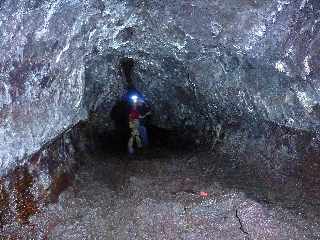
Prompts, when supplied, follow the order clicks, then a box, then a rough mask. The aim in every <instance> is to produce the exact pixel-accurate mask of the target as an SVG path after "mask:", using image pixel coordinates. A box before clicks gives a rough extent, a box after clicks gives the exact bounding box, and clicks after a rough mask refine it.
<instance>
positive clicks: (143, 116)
mask: <svg viewBox="0 0 320 240" xmlns="http://www.w3.org/2000/svg"><path fill="white" fill-rule="evenodd" d="M150 114H151V112H150V111H149V112H147V113H146V114H144V115H141V116H140V118H145V117H146V116H148V115H150Z"/></svg>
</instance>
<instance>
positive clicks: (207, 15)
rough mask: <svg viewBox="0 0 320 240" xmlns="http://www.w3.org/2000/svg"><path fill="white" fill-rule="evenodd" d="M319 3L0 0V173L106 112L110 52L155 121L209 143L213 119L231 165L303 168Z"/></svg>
mask: <svg viewBox="0 0 320 240" xmlns="http://www.w3.org/2000/svg"><path fill="white" fill-rule="evenodd" d="M319 10H320V2H319V1H318V0H301V1H299V0H297V1H282V0H281V1H280V0H265V1H253V0H241V1H239V0H193V1H192V0H191V1H190V0H188V1H187V0H185V1H171V0H163V1H153V0H127V1H120V0H87V1H77V0H70V1H61V0H56V1H46V0H43V1H41V0H30V1H20V0H11V1H9V0H4V1H1V2H0V36H1V38H0V39H1V41H0V137H1V139H0V161H1V162H0V176H4V175H8V174H9V173H10V172H12V171H14V170H13V169H14V168H16V167H18V166H20V167H19V168H18V169H19V170H16V171H17V172H16V173H17V174H18V175H19V174H23V173H24V172H25V170H23V168H21V166H27V165H28V162H27V159H29V158H30V156H31V155H32V154H33V153H35V152H37V151H39V149H40V148H41V146H42V145H43V144H45V143H47V142H49V141H50V140H52V139H53V138H55V137H57V136H58V135H60V134H61V133H62V132H63V131H65V130H66V129H69V128H70V127H71V126H73V125H75V124H76V123H77V122H79V120H81V119H86V118H87V115H88V112H89V111H92V110H93V111H103V112H105V113H107V114H108V112H109V111H110V109H111V107H112V104H113V103H114V101H115V100H116V99H117V97H119V96H120V94H121V91H122V87H123V82H122V81H121V77H120V74H119V60H120V59H121V58H122V57H130V58H132V59H133V60H134V61H135V63H136V64H135V72H134V74H133V75H134V76H133V80H134V82H135V83H136V85H137V87H138V88H139V89H140V90H142V91H143V92H144V94H145V95H146V97H147V99H148V100H149V101H150V102H152V104H153V108H154V121H155V123H156V124H157V125H158V126H161V127H166V128H173V127H176V128H181V129H186V130H188V129H191V128H192V129H196V130H197V131H198V135H199V136H201V135H203V136H205V138H204V139H209V140H210V138H211V136H212V132H213V127H214V126H215V125H216V124H217V122H218V121H219V122H221V123H222V125H223V131H224V136H225V138H224V139H223V146H222V147H221V151H222V152H223V153H225V154H227V155H228V156H229V159H231V160H232V161H233V162H234V163H235V165H237V164H245V165H248V166H254V167H255V168H256V169H258V170H259V169H260V172H262V171H261V169H262V168H266V171H265V172H266V173H267V174H268V175H274V176H276V177H275V178H277V176H279V175H280V177H279V178H280V179H282V176H284V175H299V174H300V175H301V174H302V172H303V170H302V169H305V168H304V167H302V166H307V169H311V170H310V171H307V172H312V173H315V172H316V169H319V163H318V161H319V159H318V158H315V157H312V158H310V157H309V158H307V156H311V155H312V156H315V155H316V154H318V152H317V151H318V150H317V149H319V146H320V144H319V123H320V81H319V66H320V64H319V63H320V52H319V51H320V35H319V34H320V31H319V29H320V13H319ZM177 106H178V107H177ZM107 114H106V115H107ZM104 122H105V124H106V125H107V126H106V127H108V126H109V124H110V119H108V116H106V118H105V121H104ZM300 133H301V134H302V135H299V134H300ZM199 141H200V143H204V142H202V141H203V140H202V139H200V140H199ZM199 141H198V142H199ZM301 141H302V142H301ZM311 153H312V154H311ZM310 154H311V155H310ZM309 163H310V164H309ZM287 170H288V171H287ZM290 171H293V172H294V174H291V173H290ZM288 172H289V173H290V174H287V173H288ZM300 175H299V176H300ZM302 175H303V174H302ZM315 177H317V176H315ZM24 179H25V180H26V183H25V187H26V188H29V187H28V186H29V183H28V182H29V176H25V177H24ZM281 181H283V180H281ZM1 189H3V188H1ZM28 191H29V190H26V193H28ZM2 195H3V199H6V196H7V194H6V193H4V194H2ZM1 201H2V200H1ZM29 209H30V211H32V212H33V209H34V207H33V205H31V206H30V208H29Z"/></svg>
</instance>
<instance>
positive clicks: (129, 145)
mask: <svg viewBox="0 0 320 240" xmlns="http://www.w3.org/2000/svg"><path fill="white" fill-rule="evenodd" d="M133 140H134V136H132V135H131V136H130V138H129V141H128V153H129V154H133V153H134V149H133Z"/></svg>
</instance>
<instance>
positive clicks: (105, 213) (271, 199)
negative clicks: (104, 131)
mask: <svg viewBox="0 0 320 240" xmlns="http://www.w3.org/2000/svg"><path fill="white" fill-rule="evenodd" d="M209 162H211V166H210V168H209V167H208V166H209V165H208V163H209ZM212 162H214V164H212ZM222 166H223V164H221V161H220V162H219V161H218V160H217V158H216V157H215V156H212V155H209V154H207V153H197V154H196V153H181V152H171V151H167V150H163V149H153V150H152V151H150V152H146V153H144V154H143V155H141V156H140V157H135V158H132V159H128V158H127V157H126V156H119V155H112V154H107V155H105V154H98V155H96V156H94V157H85V158H83V159H82V166H81V168H80V170H79V173H78V175H77V179H76V183H75V185H74V186H73V187H71V188H70V189H69V190H68V191H66V192H64V193H63V194H62V195H61V196H60V199H59V202H58V204H52V205H49V206H47V208H46V209H45V210H44V211H43V212H41V213H39V214H37V215H35V216H34V217H33V218H32V219H31V224H30V226H32V228H31V227H30V226H24V227H22V228H21V227H20V228H19V231H18V232H19V233H17V234H16V236H17V237H18V239H67V240H68V239H70V240H71V239H77V240H78V239H110V240H111V239H119V240H120V239H130V240H131V239H132V240H134V239H137V240H140V239H141V240H144V239H155V240H156V239H168V240H169V239H172V240H173V239H186V240H187V239H188V240H192V239H194V240H202V239H210V240H213V239H217V240H224V239H228V240H242V239H243V240H249V239H250V240H251V239H257V240H258V239H259V240H263V239H266V240H269V239H270V240H275V239H277V240H282V239H283V240H289V239H290V240H295V239H296V240H304V239H308V240H310V239H311V240H316V239H320V224H319V220H318V219H319V215H318V214H317V213H319V209H317V208H316V207H315V206H312V205H308V204H307V203H304V204H302V203H301V201H298V200H299V199H300V196H296V197H294V196H293V195H292V196H290V197H288V195H287V194H286V193H280V192H279V193H270V192H269V190H268V189H267V188H266V186H264V185H263V184H261V183H259V182H258V181H257V180H254V179H252V178H250V177H246V176H245V174H243V173H242V174H240V173H239V171H238V170H237V169H233V170H231V169H227V168H225V167H222ZM18 227H19V226H10V227H8V228H7V229H6V230H5V231H7V233H9V232H10V231H11V232H13V231H16V229H17V228H18ZM30 228H31V229H30ZM8 239H9V238H8Z"/></svg>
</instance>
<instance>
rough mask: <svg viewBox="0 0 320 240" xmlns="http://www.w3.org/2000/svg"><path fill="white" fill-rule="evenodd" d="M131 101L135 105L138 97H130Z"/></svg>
mask: <svg viewBox="0 0 320 240" xmlns="http://www.w3.org/2000/svg"><path fill="white" fill-rule="evenodd" d="M131 100H132V101H133V102H134V103H136V102H137V101H138V96H137V95H133V96H131Z"/></svg>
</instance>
